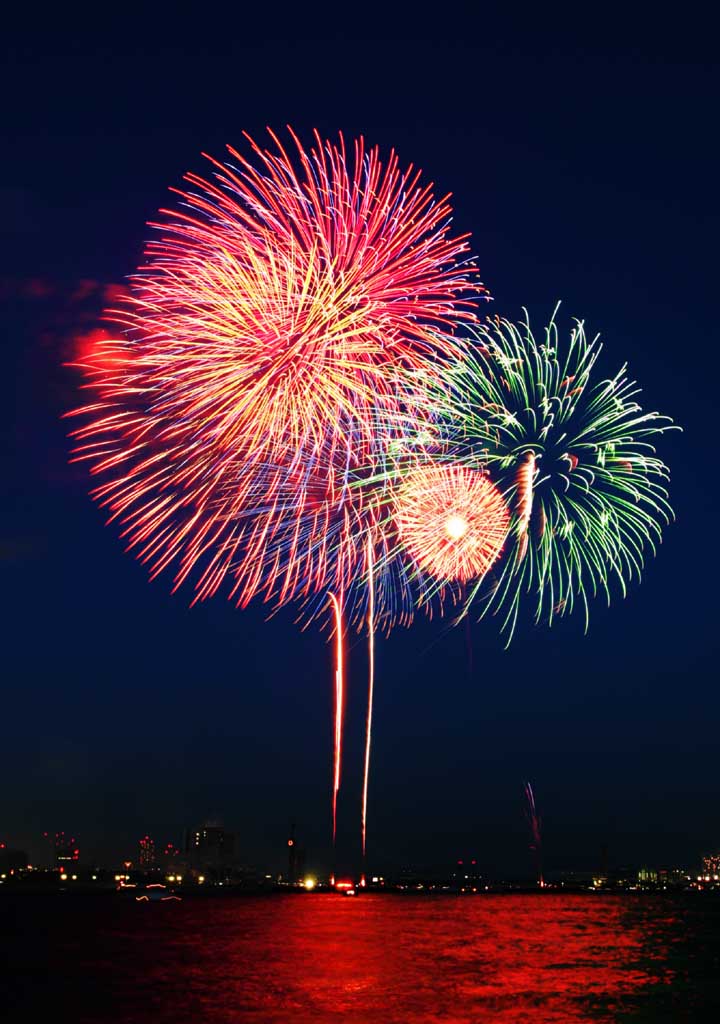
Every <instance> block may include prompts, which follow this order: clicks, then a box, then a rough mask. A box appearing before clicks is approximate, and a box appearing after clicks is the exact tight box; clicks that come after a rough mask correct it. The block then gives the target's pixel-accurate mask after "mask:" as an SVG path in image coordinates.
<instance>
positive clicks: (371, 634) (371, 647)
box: [362, 537, 375, 884]
mask: <svg viewBox="0 0 720 1024" xmlns="http://www.w3.org/2000/svg"><path fill="white" fill-rule="evenodd" d="M367 564H368V579H367V587H368V618H367V631H368V706H367V721H366V724H365V771H364V775H363V795H362V857H363V876H362V877H363V884H364V880H365V857H366V853H367V806H368V783H369V780H370V744H371V740H372V716H373V698H374V693H375V581H374V555H373V542H372V538H371V537H368V539H367Z"/></svg>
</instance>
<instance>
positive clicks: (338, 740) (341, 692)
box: [330, 594, 345, 847]
mask: <svg viewBox="0 0 720 1024" xmlns="http://www.w3.org/2000/svg"><path fill="white" fill-rule="evenodd" d="M330 601H331V602H332V607H333V615H334V619H335V729H334V742H333V786H332V837H333V847H334V846H335V840H336V837H337V801H338V792H339V791H340V769H341V764H342V733H343V716H344V712H345V675H344V660H345V659H344V652H343V617H342V598H340V599H338V598H337V597H336V596H335V594H330Z"/></svg>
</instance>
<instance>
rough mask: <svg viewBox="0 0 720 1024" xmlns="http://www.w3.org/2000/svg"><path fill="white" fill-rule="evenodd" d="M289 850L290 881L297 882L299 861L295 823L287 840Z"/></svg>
mask: <svg viewBox="0 0 720 1024" xmlns="http://www.w3.org/2000/svg"><path fill="white" fill-rule="evenodd" d="M287 851H288V882H290V883H291V884H292V883H294V882H297V879H298V863H297V841H296V839H295V823H294V822H293V824H292V825H291V826H290V836H289V837H288V841H287Z"/></svg>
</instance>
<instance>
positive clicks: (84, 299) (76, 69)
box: [0, 6, 720, 873]
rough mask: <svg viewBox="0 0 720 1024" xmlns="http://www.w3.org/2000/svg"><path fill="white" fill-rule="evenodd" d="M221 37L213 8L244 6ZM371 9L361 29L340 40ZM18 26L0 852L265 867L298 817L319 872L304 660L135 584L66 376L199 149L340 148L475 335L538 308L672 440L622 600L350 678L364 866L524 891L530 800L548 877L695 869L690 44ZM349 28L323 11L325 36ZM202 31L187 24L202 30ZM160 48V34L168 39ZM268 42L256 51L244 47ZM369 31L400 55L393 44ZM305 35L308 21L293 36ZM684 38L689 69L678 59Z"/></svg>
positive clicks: (7, 78) (713, 372)
mask: <svg viewBox="0 0 720 1024" xmlns="http://www.w3.org/2000/svg"><path fill="white" fill-rule="evenodd" d="M238 9H239V8H238ZM364 14H365V8H363V15H364ZM95 17H96V18H97V19H105V20H104V21H102V20H96V21H94V22H92V23H79V22H78V23H77V24H73V23H72V20H71V21H70V22H68V20H67V18H68V13H67V11H65V12H63V18H64V19H65V20H64V21H63V23H62V24H60V23H58V24H57V25H51V24H45V25H43V27H42V28H39V27H38V26H37V25H30V24H29V23H28V24H25V25H22V26H21V25H17V26H15V27H13V28H12V29H11V30H10V31H9V32H8V34H7V36H6V41H5V44H4V45H5V47H6V48H7V49H8V50H9V54H8V58H9V59H8V60H6V61H5V62H4V64H5V66H4V70H3V72H2V75H3V78H2V94H3V96H4V103H5V110H4V120H5V124H6V127H5V130H4V133H3V134H5V135H6V136H7V139H8V142H9V145H8V146H7V147H6V152H5V155H4V157H3V160H2V162H1V163H0V181H1V186H0V209H1V210H2V216H1V217H0V231H2V236H3V237H2V247H1V249H2V252H1V254H0V257H1V259H2V263H3V266H2V273H3V280H2V286H1V287H2V299H3V306H4V309H5V311H4V313H3V317H2V323H3V333H4V342H3V344H4V367H5V375H4V383H5V387H4V399H3V407H4V409H5V410H6V411H7V412H8V413H9V431H8V434H7V437H8V443H7V446H4V448H5V447H6V450H5V451H4V453H3V460H4V465H3V471H2V477H3V483H4V485H5V488H4V489H5V492H6V495H7V496H6V498H5V499H4V501H3V503H2V507H1V512H2V519H1V524H2V525H1V532H0V557H1V559H2V569H3V587H2V592H3V604H4V612H3V615H2V627H3V634H4V639H3V646H2V653H3V658H2V660H3V667H4V672H3V677H4V682H3V694H2V714H1V715H0V735H1V742H0V780H2V785H1V786H0V839H2V840H4V841H6V842H7V843H8V844H9V845H15V846H17V845H21V846H23V847H25V848H29V850H30V851H31V852H32V851H33V850H35V849H36V847H37V840H38V838H39V836H40V834H41V833H42V832H43V831H46V830H49V831H55V830H57V829H64V830H65V831H69V832H71V833H73V834H74V835H76V836H77V837H78V839H79V843H80V846H81V849H82V850H83V859H86V858H89V857H91V856H101V857H104V856H119V855H120V854H126V852H129V853H130V855H132V854H133V853H134V851H135V843H136V841H137V838H138V837H139V836H140V835H141V834H143V833H145V832H146V831H149V832H150V833H151V834H152V835H153V836H154V837H155V839H156V842H158V843H159V842H165V841H166V840H168V839H173V840H175V841H179V839H180V837H181V834H182V830H183V828H184V827H185V826H187V825H193V824H196V823H199V822H201V821H203V820H206V819H222V820H223V821H224V822H225V824H226V826H227V827H229V828H232V829H235V830H237V831H238V833H239V834H240V837H241V847H242V850H243V853H244V855H245V856H246V859H247V860H248V861H250V862H256V863H257V862H259V863H261V864H267V865H269V866H275V867H277V866H281V865H282V857H283V840H284V838H285V836H286V834H287V829H288V827H289V823H290V822H291V821H296V822H297V823H298V832H299V834H300V835H301V836H302V839H303V841H304V842H305V843H306V845H307V847H308V859H309V864H310V865H311V866H315V867H317V868H322V867H323V866H325V865H328V864H329V788H330V760H331V753H332V737H331V711H332V693H331V680H332V664H331V650H330V647H329V646H327V645H326V642H325V638H324V637H323V636H322V635H321V633H320V631H319V630H318V629H313V628H310V629H308V630H307V631H306V632H304V633H301V632H300V631H299V629H298V628H297V626H296V625H295V624H294V615H293V612H292V610H291V609H290V610H286V611H284V612H281V613H279V614H278V615H277V616H276V617H274V618H273V619H272V620H271V621H266V610H265V609H264V608H263V607H251V608H250V609H249V610H248V611H245V612H239V611H236V610H234V609H233V608H232V607H231V606H230V605H229V604H228V603H227V602H225V601H224V600H223V599H222V598H217V599H216V600H214V601H213V602H208V603H206V604H205V605H203V606H202V607H201V608H198V609H194V610H189V609H188V607H187V605H188V603H189V600H190V593H189V592H188V591H185V592H180V593H179V594H176V595H175V596H171V595H170V593H169V590H170V581H169V578H160V579H159V580H157V581H156V582H155V583H153V584H151V585H150V584H148V582H147V578H146V573H145V570H144V569H143V568H142V567H141V566H139V565H138V564H137V563H135V562H134V561H133V560H132V559H131V558H130V557H129V556H126V555H125V554H124V553H123V550H122V544H121V543H120V541H119V540H118V537H117V535H116V533H115V532H114V530H113V529H112V528H106V527H105V526H104V525H103V515H102V513H101V512H100V511H99V510H98V509H97V508H96V507H95V506H94V505H93V503H92V502H91V501H90V499H89V498H88V496H87V490H88V480H87V476H86V472H85V470H84V469H83V468H82V467H76V466H69V465H68V450H69V444H68V442H67V440H66V430H67V428H68V425H67V423H66V422H63V421H62V420H61V415H62V413H63V412H64V411H66V410H68V409H69V408H71V407H72V406H73V405H75V404H77V403H78V394H77V384H78V378H77V375H76V374H75V373H74V372H73V371H72V370H69V369H66V368H63V365H62V364H63V363H64V362H66V361H67V360H68V359H71V358H72V353H73V344H74V342H73V339H74V338H75V337H76V336H77V335H78V334H81V333H83V332H85V331H87V330H89V329H91V328H92V327H93V326H96V325H97V322H98V319H99V316H100V313H101V311H102V307H103V297H104V296H105V295H107V294H108V292H107V288H108V287H109V286H111V285H114V284H120V283H122V282H123V280H124V279H125V278H126V276H127V275H128V274H130V273H131V272H132V271H133V270H134V268H135V266H136V264H137V263H138V262H139V259H140V256H141V253H142V247H143V242H144V240H145V239H146V238H147V237H148V234H149V229H148V228H147V227H146V222H147V221H148V220H150V219H152V218H153V216H154V214H155V212H156V210H157V209H158V207H160V206H162V205H166V204H167V203H168V200H169V196H168V193H167V188H168V186H170V185H179V184H180V179H181V175H182V173H183V172H185V171H187V170H191V169H192V170H195V171H200V172H203V171H204V166H203V164H204V162H203V160H202V158H201V156H200V154H201V152H202V151H207V152H209V153H212V154H214V155H217V156H222V153H223V149H224V145H225V144H226V143H231V144H234V145H236V146H239V145H241V144H242V137H241V132H242V130H247V131H248V132H250V134H252V135H253V136H256V137H261V136H262V134H263V131H264V127H265V126H266V125H270V126H273V127H274V128H275V129H278V130H282V129H283V126H284V125H285V124H288V123H289V124H292V126H293V127H294V128H295V130H296V131H297V132H298V133H299V135H300V137H301V138H302V139H303V141H305V142H307V143H310V141H311V131H312V129H313V128H317V129H318V130H319V132H320V133H321V134H322V135H324V136H328V137H332V136H334V135H335V134H336V133H337V131H338V130H340V129H341V130H342V131H343V133H344V134H345V136H346V138H351V137H353V136H354V135H356V134H360V133H361V134H363V135H364V136H365V138H366V140H367V141H368V142H369V143H373V144H374V143H377V144H378V145H379V146H380V147H381V150H382V151H383V152H385V153H387V152H388V151H389V149H390V148H391V147H395V148H396V150H397V152H398V154H399V156H400V160H401V164H404V165H407V164H409V163H411V162H412V163H414V164H415V165H416V166H419V167H421V168H422V169H423V172H424V176H425V178H426V179H429V180H432V181H434V182H435V183H436V187H437V192H438V193H440V194H444V193H445V192H448V191H450V192H452V193H453V206H454V210H455V218H454V226H455V228H456V230H457V231H458V232H465V231H470V232H472V243H471V244H472V247H473V250H474V252H475V253H476V255H477V258H478V262H479V265H480V269H481V277H482V280H483V281H484V282H485V284H486V285H487V286H488V288H489V290H490V291H491V293H492V295H493V297H494V304H493V307H492V308H493V312H497V313H499V314H501V315H506V316H509V317H511V318H513V317H516V316H518V315H519V314H520V311H521V307H522V306H523V305H525V306H527V307H528V309H529V311H530V314H531V317H532V319H533V322H534V324H535V325H536V326H537V327H538V328H541V327H542V326H543V325H544V323H545V322H546V320H547V318H548V317H549V315H550V313H551V312H552V309H553V307H554V305H555V303H556V301H557V300H558V299H562V300H563V307H562V309H563V313H564V317H565V320H564V323H565V325H566V326H567V325H568V324H569V318H570V317H571V316H578V317H582V318H585V320H586V323H587V326H588V329H589V332H590V333H591V334H594V333H595V332H597V331H599V332H601V333H602V336H603V338H604V341H605V350H604V353H603V363H602V365H603V368H604V369H605V370H606V371H607V372H608V373H610V372H614V371H615V370H616V369H617V368H618V367H619V366H620V365H622V364H623V363H624V362H625V361H627V362H628V363H629V366H630V371H631V373H632V375H633V376H634V377H635V378H636V379H637V380H638V381H639V382H640V384H641V386H642V388H643V393H644V398H643V399H642V401H643V403H644V405H645V406H646V407H647V408H652V409H658V410H659V411H661V412H664V413H666V414H668V415H670V416H672V417H673V418H674V419H675V421H676V422H678V423H679V424H681V425H682V427H683V431H684V432H683V433H682V434H681V433H673V434H669V435H667V436H666V437H665V439H664V441H663V442H662V443H661V446H660V454H661V456H662V457H663V458H664V459H665V461H666V462H667V463H668V464H669V465H670V467H671V470H672V484H671V499H672V502H673V505H674V508H675V510H676V514H677V522H676V523H675V524H674V525H672V526H670V527H669V528H668V529H667V531H666V533H665V541H664V543H663V545H662V547H661V549H660V552H659V555H658V557H657V559H655V560H652V559H651V560H650V561H649V564H648V566H647V570H646V573H645V576H644V580H643V582H642V584H641V585H637V584H635V585H633V586H631V588H630V592H629V594H628V597H627V598H626V599H625V600H623V599H622V597H621V595H620V594H616V597H615V599H614V600H613V603H612V605H611V607H610V608H609V609H608V608H606V607H605V606H604V605H603V603H602V601H597V602H596V603H595V604H594V605H593V607H592V616H591V624H590V632H589V635H587V636H585V635H584V633H583V621H582V617H581V616H580V615H576V616H572V617H569V618H566V619H565V620H562V621H560V622H558V623H557V624H556V625H554V626H553V628H552V629H550V630H548V629H547V628H544V627H534V626H533V625H532V624H531V622H530V621H529V619H526V620H525V622H524V623H523V625H522V626H521V627H520V628H519V629H518V630H517V633H516V636H515V640H514V642H513V645H512V647H511V648H510V650H509V651H505V650H504V649H503V642H502V640H501V639H500V637H499V635H498V632H497V628H496V625H495V623H493V622H492V621H486V622H483V623H480V624H478V625H474V626H473V638H472V639H473V655H474V657H473V672H472V674H471V673H470V672H469V667H468V657H467V651H466V643H465V636H464V633H463V631H462V630H455V631H453V630H450V629H449V628H447V625H445V624H443V623H440V622H437V621H433V622H431V623H428V622H426V621H423V620H418V621H417V622H416V624H415V625H414V626H413V628H412V629H411V630H397V631H396V632H395V633H394V634H393V635H392V637H391V638H390V640H388V641H385V640H383V641H381V642H379V644H378V652H377V690H376V695H377V698H376V715H375V721H376V728H375V734H374V744H375V745H374V753H373V772H372V778H371V791H370V810H369V847H370V863H371V865H373V864H375V865H381V866H388V865H399V864H405V863H413V864H416V865H419V866H420V865H430V864H442V863H450V862H452V861H453V860H454V859H456V858H457V857H459V856H463V855H472V856H476V857H477V858H478V860H479V863H480V865H481V867H483V868H485V869H487V870H489V871H493V872H506V873H510V872H521V871H529V870H530V869H531V861H530V854H529V853H528V850H527V845H528V834H527V827H526V824H525V821H524V818H523V804H522V783H523V780H525V779H530V780H531V781H532V783H533V785H534V788H535V792H536V797H537V800H538V803H539V805H540V809H541V812H542V815H543V819H544V828H545V848H546V860H547V865H548V867H549V868H550V869H552V868H558V869H560V868H570V867H579V868H592V867H596V866H598V865H599V862H600V856H601V854H600V851H601V847H602V846H603V845H605V846H606V847H607V849H608V856H609V862H610V864H615V865H621V864H626V863H632V862H636V863H639V862H643V861H648V862H651V863H654V864H661V865H662V864H670V863H673V862H680V863H682V864H687V865H690V866H694V865H695V864H696V862H697V860H698V858H699V855H700V853H701V852H702V851H707V850H710V849H711V848H717V847H719V846H720V819H719V817H718V796H719V795H720V791H719V790H720V784H719V781H718V780H719V778H720V776H719V774H718V750H717V722H718V714H719V713H720V696H719V690H718V685H717V675H716V672H717V654H718V633H719V632H720V629H719V627H718V614H717V613H718V607H717V605H718V602H717V580H718V569H719V566H718V542H717V529H716V510H717V508H718V497H719V496H718V484H717V479H718V471H717V452H718V444H717V440H716V434H717V422H718V398H717V396H718V349H717V329H716V325H717V303H716V300H715V287H714V286H715V284H716V271H717V259H716V254H717V240H718V236H719V230H720V224H719V222H718V207H717V201H716V193H717V180H718V165H717V121H716V115H717V109H718V108H717V104H718V99H719V96H718V88H717V86H718V81H717V75H716V72H715V69H714V68H713V65H712V63H711V57H712V54H711V52H710V39H709V36H708V29H707V26H703V25H702V24H700V23H698V22H696V21H693V20H692V19H691V18H690V19H689V20H688V18H689V9H686V10H685V11H684V19H685V20H684V23H683V25H682V26H677V25H668V26H659V27H658V26H657V25H655V26H654V27H652V28H648V25H647V23H646V22H645V21H644V20H643V19H642V18H641V17H640V16H638V17H637V23H632V22H630V23H628V22H627V21H612V20H608V19H609V15H608V16H607V17H605V18H604V19H603V20H601V19H600V17H599V16H598V20H597V23H593V22H591V21H587V22H585V23H583V24H580V23H578V22H576V21H562V20H561V19H557V20H556V21H553V20H552V19H550V20H549V21H545V22H543V23H540V22H538V23H533V22H529V23H526V24H523V25H522V26H521V25H519V24H517V23H516V24H512V23H511V21H510V20H509V19H508V21H507V22H506V23H503V24H501V23H500V19H492V18H491V19H488V18H487V16H484V17H480V16H479V15H474V16H473V15H466V16H461V15H460V14H457V15H456V17H455V20H454V21H453V23H452V26H451V30H449V29H447V26H444V27H443V26H440V27H439V28H438V30H437V31H427V32H426V33H425V34H426V38H425V39H407V38H403V37H402V32H403V30H404V31H405V34H406V35H407V33H408V31H409V29H408V27H407V26H404V27H403V26H402V25H399V24H398V25H392V24H390V25H388V26H387V28H388V34H389V35H392V34H393V33H394V34H395V36H396V38H394V39H393V38H388V39H386V40H384V41H378V40H377V39H375V40H371V39H364V40H363V39H360V38H358V37H357V36H354V29H355V28H356V26H355V25H353V24H351V23H349V22H348V24H346V25H340V24H337V23H332V24H327V25H325V26H324V27H323V31H324V32H325V38H320V39H317V40H314V41H309V40H308V39H306V38H301V37H296V38H292V34H293V32H295V31H297V32H298V33H299V32H301V30H302V25H301V23H300V20H299V18H300V14H299V13H298V20H297V24H289V25H287V26H286V27H287V30H288V31H287V37H286V38H285V39H275V40H274V41H272V40H270V39H269V38H268V36H267V32H268V26H264V27H263V26H261V25H259V24H255V23H248V22H247V21H237V22H229V23H227V24H224V23H223V20H222V14H221V11H220V10H217V11H216V10H210V11H208V12H204V11H203V10H201V9H200V8H199V6H198V7H196V8H195V9H194V14H193V15H192V16H190V15H188V16H187V17H185V16H183V17H182V18H181V17H179V16H178V18H177V19H174V18H172V17H170V15H168V16H167V18H163V19H161V16H160V15H154V18H155V20H154V21H150V22H148V20H147V18H146V17H145V16H143V18H135V17H134V16H132V15H131V14H129V13H126V14H124V15H123V16H120V15H119V14H110V13H108V14H97V15H96V16H95ZM346 17H349V16H348V15H346ZM206 19H207V20H206ZM161 21H162V23H161ZM273 28H275V29H277V26H273ZM395 29H397V31H396V32H395ZM305 32H307V26H305ZM706 40H707V41H706ZM350 671H351V681H350V685H351V688H352V689H351V696H350V708H349V713H348V718H347V756H346V762H345V781H344V789H343V793H342V802H341V808H340V811H341V821H340V827H341V833H342V842H343V844H344V845H345V848H346V849H351V848H352V844H353V843H355V842H356V841H357V819H358V817H359V795H360V766H361V752H362V742H363V726H364V718H363V716H364V702H363V701H364V687H365V671H366V660H365V654H364V646H363V644H362V642H359V643H358V645H357V646H356V648H355V650H354V651H353V655H352V659H351V670H350Z"/></svg>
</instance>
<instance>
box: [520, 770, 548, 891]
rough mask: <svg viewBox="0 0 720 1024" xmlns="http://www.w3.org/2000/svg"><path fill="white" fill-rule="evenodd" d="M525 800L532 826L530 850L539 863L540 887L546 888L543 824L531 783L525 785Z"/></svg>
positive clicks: (526, 813)
mask: <svg viewBox="0 0 720 1024" xmlns="http://www.w3.org/2000/svg"><path fill="white" fill-rule="evenodd" d="M524 790H525V800H526V802H527V806H526V808H525V817H526V819H527V823H528V825H529V826H530V834H531V836H532V842H531V843H530V849H531V850H533V851H534V853H535V859H536V862H537V875H538V885H539V886H540V888H541V889H543V888H544V887H545V879H544V878H543V870H542V822H541V820H540V815H539V814H538V812H537V807H536V805H535V794H534V793H533V788H532V786H531V785H530V783H529V782H526V783H525V784H524Z"/></svg>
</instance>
